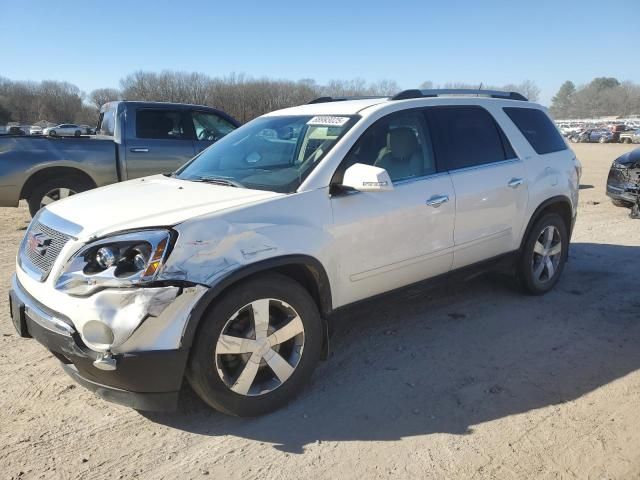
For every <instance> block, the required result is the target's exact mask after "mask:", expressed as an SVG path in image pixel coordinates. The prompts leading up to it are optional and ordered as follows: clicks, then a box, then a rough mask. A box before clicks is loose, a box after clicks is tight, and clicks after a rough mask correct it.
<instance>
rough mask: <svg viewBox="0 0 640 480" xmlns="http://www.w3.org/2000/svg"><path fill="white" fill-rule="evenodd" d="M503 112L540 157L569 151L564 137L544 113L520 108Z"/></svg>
mask: <svg viewBox="0 0 640 480" xmlns="http://www.w3.org/2000/svg"><path fill="white" fill-rule="evenodd" d="M503 110H504V113H506V114H507V116H508V117H509V118H510V119H511V120H512V121H513V123H515V124H516V127H518V130H520V132H521V133H522V135H524V137H525V138H526V139H527V141H528V142H529V143H530V144H531V146H532V147H533V149H534V150H535V151H536V153H538V154H539V155H543V154H545V153H552V152H559V151H561V150H566V149H567V144H566V143H565V141H564V140H563V138H562V136H561V135H560V133H559V132H558V130H557V129H556V128H555V127H554V126H553V123H552V122H551V119H550V118H549V117H548V116H547V115H546V114H545V113H544V112H543V111H541V110H538V109H535V108H518V107H505V108H504V109H503Z"/></svg>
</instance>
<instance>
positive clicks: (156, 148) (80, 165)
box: [0, 101, 239, 215]
mask: <svg viewBox="0 0 640 480" xmlns="http://www.w3.org/2000/svg"><path fill="white" fill-rule="evenodd" d="M238 125H239V123H238V122H237V121H236V120H234V119H233V118H231V117H230V116H229V115H227V114H226V113H224V112H221V111H220V110H216V109H215V108H211V107H205V106H198V105H186V104H178V103H157V102H130V101H118V102H110V103H107V104H105V105H103V106H102V108H101V109H100V117H99V120H98V127H97V132H96V133H97V135H95V136H77V137H62V136H60V135H57V136H50V135H48V134H46V133H45V135H43V136H42V138H40V137H0V207H15V206H17V205H18V201H19V200H21V199H26V200H27V202H28V203H29V210H30V212H31V215H35V213H36V212H37V211H38V210H40V208H42V207H43V206H45V205H48V204H50V203H52V202H54V201H56V200H60V199H62V198H66V197H68V196H70V195H74V194H76V193H79V192H83V191H85V190H90V189H92V188H95V187H101V186H104V185H109V184H111V183H116V182H122V181H125V180H130V179H132V178H139V177H144V176H147V175H153V174H156V173H165V172H173V171H174V170H176V169H177V168H179V167H180V166H181V165H183V164H184V163H186V162H187V161H188V160H190V159H191V158H193V157H194V156H195V155H196V154H198V153H199V152H201V151H202V150H204V149H205V148H207V147H208V146H209V145H211V144H212V143H214V142H215V141H217V140H219V139H220V138H222V137H223V136H225V135H226V134H227V133H229V132H231V131H233V130H234V129H235V128H237V127H238Z"/></svg>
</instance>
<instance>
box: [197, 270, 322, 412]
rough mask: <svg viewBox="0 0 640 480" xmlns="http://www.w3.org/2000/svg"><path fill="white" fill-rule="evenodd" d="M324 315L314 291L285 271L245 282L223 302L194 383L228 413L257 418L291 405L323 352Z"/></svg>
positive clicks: (214, 311)
mask: <svg viewBox="0 0 640 480" xmlns="http://www.w3.org/2000/svg"><path fill="white" fill-rule="evenodd" d="M322 331H323V330H322V319H321V318H320V314H319V312H318V308H317V306H316V304H315V302H314V301H313V299H312V298H311V296H310V295H309V293H308V292H307V291H306V290H305V289H304V288H303V287H302V286H301V285H300V284H298V283H297V282H295V281H293V280H291V279H290V278H289V277H286V276H283V275H279V274H266V275H261V276H259V277H256V278H253V279H250V280H248V281H245V282H242V283H241V284H239V285H237V286H236V287H233V288H232V289H231V290H230V291H229V292H227V293H225V294H224V295H223V296H222V297H220V298H219V299H216V300H215V303H214V304H213V305H212V306H211V307H210V308H209V310H208V311H207V313H206V314H205V317H204V318H203V319H202V323H201V325H200V327H199V329H198V333H197V336H196V339H195V340H194V345H193V347H192V351H191V357H190V359H189V365H188V368H187V379H188V381H189V383H190V384H191V387H192V388H193V389H194V391H195V392H196V393H197V394H198V396H199V397H200V398H201V399H202V400H204V401H205V402H206V403H207V404H208V405H210V406H211V407H213V408H215V409H216V410H219V411H221V412H223V413H227V414H230V415H237V416H241V417H251V416H256V415H261V414H264V413H268V412H271V411H273V410H276V409H278V408H280V407H281V406H283V405H285V404H286V403H287V402H289V401H290V400H291V399H292V398H293V397H294V396H295V395H296V394H297V393H298V392H299V391H300V390H301V389H302V386H303V385H304V384H305V383H306V382H307V381H308V380H309V378H310V377H311V374H312V373H313V370H314V369H315V367H316V365H317V363H318V360H319V359H320V353H321V349H322V341H323V337H322Z"/></svg>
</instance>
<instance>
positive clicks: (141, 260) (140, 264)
mask: <svg viewBox="0 0 640 480" xmlns="http://www.w3.org/2000/svg"><path fill="white" fill-rule="evenodd" d="M133 266H134V267H135V269H136V272H138V271H140V270H144V268H145V267H146V266H147V258H146V257H145V256H144V255H143V254H142V253H136V256H135V257H133Z"/></svg>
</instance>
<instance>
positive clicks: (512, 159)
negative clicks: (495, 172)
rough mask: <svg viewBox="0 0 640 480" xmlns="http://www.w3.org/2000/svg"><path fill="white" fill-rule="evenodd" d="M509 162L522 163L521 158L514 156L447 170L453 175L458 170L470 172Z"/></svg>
mask: <svg viewBox="0 0 640 480" xmlns="http://www.w3.org/2000/svg"><path fill="white" fill-rule="evenodd" d="M510 163H522V160H520V159H519V158H518V157H516V158H510V159H508V160H500V161H498V162H492V163H483V164H482V165H474V166H472V167H464V168H458V169H456V170H449V171H448V172H449V174H451V175H455V174H456V173H458V172H470V171H473V170H479V169H481V168H491V167H498V166H500V165H508V164H510Z"/></svg>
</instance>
